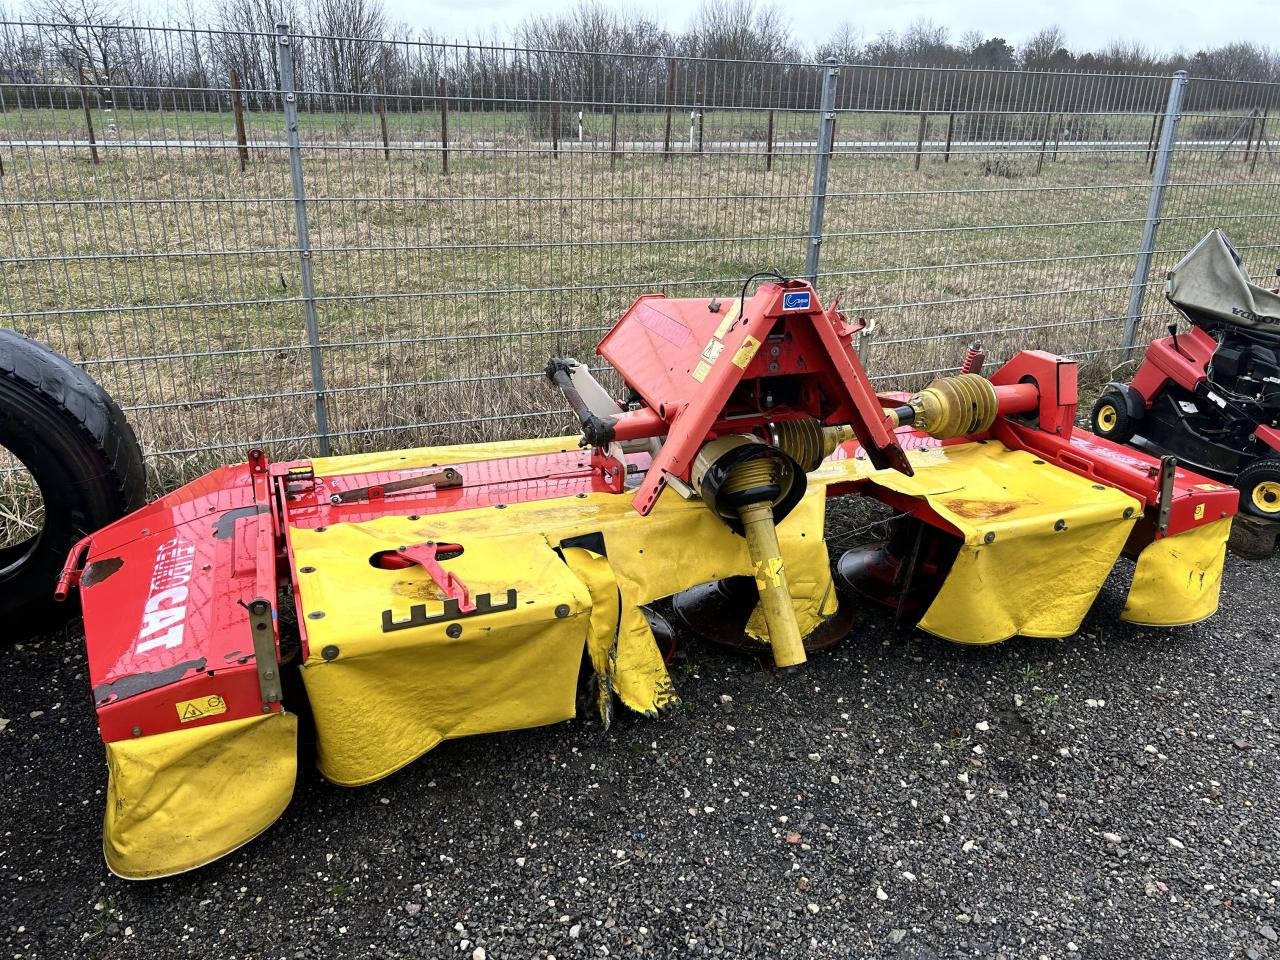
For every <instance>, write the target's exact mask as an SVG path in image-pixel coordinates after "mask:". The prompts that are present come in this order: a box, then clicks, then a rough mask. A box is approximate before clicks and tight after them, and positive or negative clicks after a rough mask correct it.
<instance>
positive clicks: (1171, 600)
mask: <svg viewBox="0 0 1280 960" xmlns="http://www.w3.org/2000/svg"><path fill="white" fill-rule="evenodd" d="M1231 519H1232V518H1231V517H1225V518H1223V519H1221V520H1214V521H1213V522H1212V523H1209V524H1206V525H1205V526H1203V527H1196V528H1195V529H1192V530H1187V531H1185V532H1183V533H1180V534H1178V535H1177V536H1176V537H1165V538H1164V539H1163V540H1153V541H1151V543H1149V544H1147V546H1146V547H1144V548H1143V550H1142V552H1141V553H1140V554H1138V567H1137V569H1136V570H1134V572H1133V583H1132V585H1130V587H1129V596H1128V599H1127V600H1126V601H1125V605H1124V612H1123V613H1121V614H1120V619H1121V620H1127V621H1129V622H1130V623H1140V624H1144V625H1146V626H1152V627H1181V626H1185V625H1187V624H1189V623H1199V622H1200V621H1201V620H1203V619H1205V618H1206V617H1209V616H1211V615H1212V614H1213V612H1214V611H1215V610H1217V609H1218V597H1219V594H1220V593H1221V592H1222V563H1223V560H1224V559H1226V555H1227V538H1228V537H1229V536H1230V535H1231Z"/></svg>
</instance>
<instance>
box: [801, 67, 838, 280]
mask: <svg viewBox="0 0 1280 960" xmlns="http://www.w3.org/2000/svg"><path fill="white" fill-rule="evenodd" d="M823 63H824V64H825V67H826V69H825V72H824V74H823V79H822V105H821V107H820V108H819V116H818V149H817V153H816V154H815V156H814V164H813V201H812V203H811V204H810V207H809V249H808V250H807V251H806V252H805V258H804V275H805V276H806V277H808V278H809V282H810V283H811V284H813V285H814V286H817V283H818V248H819V247H821V246H822V216H823V214H824V213H825V212H826V207H827V170H828V169H829V168H830V166H831V146H832V143H833V142H834V140H835V131H836V81H837V80H838V79H839V77H840V68H839V67H837V66H836V65H835V64H836V59H835V57H828V58H827V59H826V60H824V61H823Z"/></svg>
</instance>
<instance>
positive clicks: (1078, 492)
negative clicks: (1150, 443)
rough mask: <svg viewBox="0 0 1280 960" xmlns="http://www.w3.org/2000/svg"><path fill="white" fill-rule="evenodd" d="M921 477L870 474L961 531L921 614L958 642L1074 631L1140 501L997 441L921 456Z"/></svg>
mask: <svg viewBox="0 0 1280 960" xmlns="http://www.w3.org/2000/svg"><path fill="white" fill-rule="evenodd" d="M912 464H913V465H914V466H915V468H916V474H915V476H912V477H907V476H903V475H902V474H900V473H897V472H895V471H888V470H882V471H878V472H876V473H874V474H872V475H871V480H872V482H873V483H876V484H878V485H880V486H882V487H885V488H887V489H889V490H894V491H896V492H898V493H901V494H906V495H908V496H913V497H921V498H923V499H925V500H927V501H928V503H929V506H930V507H932V508H933V510H934V512H935V513H936V514H937V515H938V516H939V517H941V518H942V519H944V520H946V521H947V522H948V523H950V524H951V525H952V526H953V527H955V529H956V530H958V531H959V532H960V536H961V539H962V541H963V543H962V544H961V546H960V552H959V554H958V555H957V556H956V559H955V563H954V564H953V565H952V568H951V572H950V573H949V574H948V576H947V578H946V580H945V581H944V582H943V585H942V589H941V590H940V591H939V592H938V595H937V597H936V598H935V599H934V601H933V603H932V605H931V606H930V607H929V609H928V610H926V611H925V614H924V616H923V617H922V618H921V620H920V627H921V629H924V630H927V631H929V632H930V633H933V634H936V635H937V636H940V637H943V638H945V639H947V640H953V641H956V642H958V643H995V642H997V641H999V640H1005V639H1008V638H1009V637H1012V636H1015V635H1017V634H1021V635H1023V636H1030V637H1066V636H1070V635H1071V634H1073V633H1075V632H1076V630H1077V629H1078V628H1079V627H1080V622H1081V621H1082V620H1083V619H1084V615H1085V614H1086V613H1087V612H1088V610H1089V607H1090V605H1091V604H1092V603H1093V600H1094V598H1095V597H1096V596H1097V594H1098V591H1099V590H1100V589H1101V588H1102V584H1103V582H1104V581H1105V580H1106V578H1107V575H1108V574H1109V573H1110V572H1111V569H1112V567H1113V566H1115V562H1116V560H1117V558H1118V557H1119V556H1120V552H1121V550H1123V549H1124V545H1125V541H1126V540H1127V539H1128V537H1129V531H1130V530H1132V528H1133V525H1134V523H1135V522H1136V521H1137V518H1138V517H1139V516H1141V504H1139V503H1138V501H1137V500H1134V499H1133V498H1132V497H1130V496H1128V495H1127V494H1125V493H1122V492H1120V491H1119V490H1116V489H1114V488H1112V487H1106V486H1102V485H1100V484H1094V483H1093V482H1091V481H1090V480H1088V479H1085V478H1083V477H1079V476H1076V475H1075V474H1073V473H1069V472H1067V471H1066V470H1062V469H1060V468H1058V467H1055V466H1053V465H1051V464H1048V463H1045V462H1044V461H1043V460H1040V459H1039V458H1038V457H1035V456H1033V455H1031V454H1029V453H1026V452H1024V451H1021V450H1009V449H1007V448H1006V447H1004V446H1003V445H1002V444H1000V443H998V442H996V441H994V440H993V441H988V442H986V443H965V444H957V445H955V446H947V447H937V448H933V449H930V450H924V451H920V452H917V453H915V454H914V455H913V456H912Z"/></svg>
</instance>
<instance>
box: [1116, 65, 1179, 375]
mask: <svg viewBox="0 0 1280 960" xmlns="http://www.w3.org/2000/svg"><path fill="white" fill-rule="evenodd" d="M1186 86H1187V71H1185V70H1179V71H1178V72H1177V73H1175V74H1174V75H1173V82H1172V83H1170V85H1169V102H1168V104H1167V105H1166V106H1165V110H1164V122H1163V123H1162V124H1161V125H1160V142H1159V143H1158V144H1157V145H1156V151H1155V169H1154V171H1153V173H1152V175H1151V196H1150V198H1149V199H1148V201H1147V219H1146V222H1145V223H1144V224H1143V225H1142V242H1141V244H1140V245H1139V247H1138V260H1137V263H1136V264H1134V268H1133V282H1132V283H1131V284H1130V285H1129V312H1128V314H1126V316H1125V322H1124V358H1125V359H1126V360H1128V359H1129V358H1130V357H1131V356H1132V355H1133V348H1134V346H1135V345H1136V344H1137V338H1138V321H1139V320H1141V319H1142V303H1143V300H1144V299H1145V298H1146V294H1147V276H1148V274H1149V273H1150V272H1151V255H1152V254H1153V253H1154V252H1155V248H1156V231H1157V230H1158V229H1159V226H1160V211H1161V208H1162V207H1163V206H1164V191H1165V187H1167V186H1168V185H1169V166H1170V163H1171V161H1172V160H1173V144H1174V139H1175V137H1176V136H1177V132H1178V120H1179V119H1181V117H1182V95H1183V93H1184V92H1185V90H1186Z"/></svg>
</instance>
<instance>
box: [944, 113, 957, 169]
mask: <svg viewBox="0 0 1280 960" xmlns="http://www.w3.org/2000/svg"><path fill="white" fill-rule="evenodd" d="M955 130H956V115H955V114H954V113H948V114H947V146H946V149H945V150H944V151H943V154H942V162H943V163H950V162H951V135H952V134H953V133H955Z"/></svg>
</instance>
